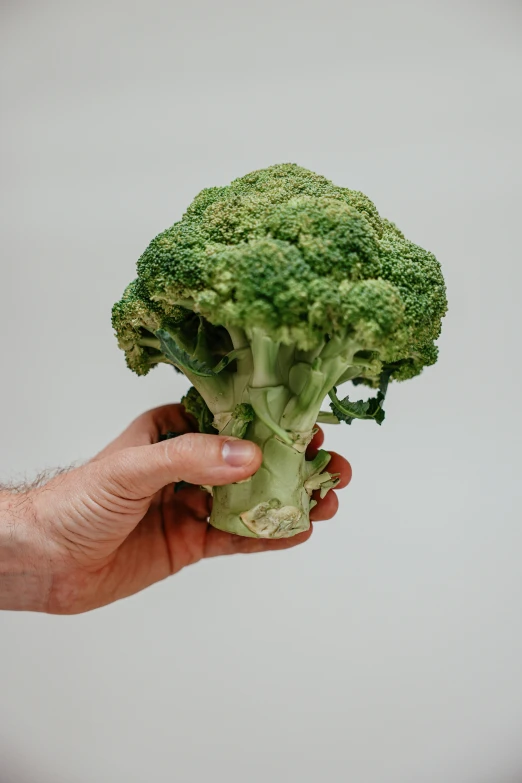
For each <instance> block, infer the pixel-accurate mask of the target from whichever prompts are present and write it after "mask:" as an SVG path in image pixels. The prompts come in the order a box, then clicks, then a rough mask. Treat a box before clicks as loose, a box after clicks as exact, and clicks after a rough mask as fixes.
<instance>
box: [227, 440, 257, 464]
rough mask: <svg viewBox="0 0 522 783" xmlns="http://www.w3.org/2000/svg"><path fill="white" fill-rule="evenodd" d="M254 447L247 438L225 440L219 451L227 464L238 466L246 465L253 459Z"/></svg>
mask: <svg viewBox="0 0 522 783" xmlns="http://www.w3.org/2000/svg"><path fill="white" fill-rule="evenodd" d="M255 451H256V447H255V446H254V444H253V443H251V442H250V441H248V440H227V441H225V443H224V444H223V448H222V450H221V453H222V454H223V459H224V460H225V462H226V463H227V465H232V467H234V468H239V467H241V465H248V464H249V463H250V462H252V460H253V459H254V455H255Z"/></svg>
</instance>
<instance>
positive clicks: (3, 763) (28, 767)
mask: <svg viewBox="0 0 522 783" xmlns="http://www.w3.org/2000/svg"><path fill="white" fill-rule="evenodd" d="M37 766H38V765H37V764H36V762H35V763H34V764H31V761H30V759H27V758H24V752H23V750H20V749H16V748H9V749H7V748H6V747H5V746H3V745H2V744H0V783H65V781H64V779H63V778H57V776H56V774H55V773H54V772H52V771H47V772H46V771H45V770H42V769H41V768H39V769H37ZM48 770H49V767H48ZM69 783H73V781H69Z"/></svg>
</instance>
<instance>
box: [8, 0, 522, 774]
mask: <svg viewBox="0 0 522 783" xmlns="http://www.w3.org/2000/svg"><path fill="white" fill-rule="evenodd" d="M0 22H1V38H0V73H1V79H2V91H1V106H2V117H3V119H2V123H1V126H0V149H1V172H2V173H1V200H2V203H1V209H0V221H1V278H0V280H1V283H0V285H1V290H0V296H1V313H0V318H1V333H2V343H1V344H2V348H1V351H2V382H1V386H0V399H1V424H0V431H1V443H0V476H1V477H2V478H3V479H7V478H15V479H16V478H21V477H23V476H24V475H27V476H28V477H31V476H34V474H35V472H36V471H37V470H38V469H41V468H44V467H48V466H56V465H63V464H67V463H70V462H71V461H74V460H81V459H86V458H87V457H89V456H90V455H92V454H93V453H94V452H95V451H96V450H97V449H99V448H101V447H102V446H103V445H104V444H105V443H106V442H107V441H108V440H109V439H110V438H112V437H113V436H114V435H116V434H117V433H118V432H119V431H120V430H121V429H122V428H123V427H125V426H126V425H127V423H128V422H129V421H130V420H131V419H132V418H133V417H134V416H136V415H137V414H139V413H140V412H141V411H142V410H144V409H147V408H149V407H152V406H154V405H157V404H161V403H164V402H167V401H170V400H174V399H177V398H179V396H180V394H181V393H182V392H183V390H184V388H185V386H184V384H183V383H182V381H181V380H179V379H178V378H176V377H175V376H174V374H173V373H171V372H169V371H168V368H161V369H159V370H157V371H156V372H154V373H153V374H152V375H151V376H149V377H147V378H146V379H140V378H137V377H135V376H133V375H132V374H131V373H130V372H128V370H127V369H126V368H125V366H124V361H123V356H122V355H121V354H120V352H119V351H118V349H117V347H116V345H115V341H114V339H113V336H112V332H111V327H110V320H109V315H110V307H111V305H112V303H113V301H114V300H115V299H117V298H119V296H120V294H121V292H122V290H123V288H124V286H125V285H126V283H127V282H128V281H129V280H130V279H131V277H132V276H133V273H134V263H135V261H136V259H137V257H138V256H139V254H140V253H141V251H142V250H143V249H144V247H145V246H146V245H147V243H148V241H149V240H150V239H151V238H152V236H154V235H155V234H156V233H158V232H159V231H161V230H163V229H164V228H165V227H167V226H168V225H170V224H171V223H172V222H174V221H175V220H177V219H179V217H180V216H181V214H182V212H183V210H184V208H185V207H186V206H187V205H188V203H189V202H190V200H191V199H192V198H193V196H194V195H195V194H196V193H197V192H198V191H199V190H200V189H201V188H202V187H205V186H207V185H214V184H226V183H228V182H229V181H230V180H231V179H232V178H234V177H236V176H240V175H242V174H245V173H247V172H248V171H251V170H252V169H255V168H259V167H263V166H266V165H269V164H272V163H275V162H284V161H293V162H297V163H299V164H301V165H303V166H306V167H308V168H311V169H313V170H316V171H318V172H319V173H322V174H324V175H326V176H328V177H330V178H331V179H333V180H334V181H335V182H336V183H338V184H341V185H345V186H348V187H352V188H359V189H361V190H363V191H364V192H366V193H367V194H368V195H369V196H370V197H371V198H372V199H373V200H374V201H375V202H376V204H377V206H378V208H379V210H380V211H381V213H382V214H384V215H386V216H387V217H389V218H391V219H393V220H395V221H396V222H397V223H398V224H399V225H400V226H401V228H402V229H403V230H404V231H405V233H406V234H407V236H409V237H410V238H412V239H413V240H414V241H416V242H418V243H419V244H421V245H423V246H425V247H428V248H429V249H431V250H432V251H433V252H435V253H436V255H437V256H438V258H439V259H440V261H441V263H442V265H443V269H444V272H445V275H446V277H447V282H448V289H449V296H450V305H451V310H450V314H449V315H448V317H447V318H446V320H445V322H444V332H443V336H442V339H441V341H440V346H441V358H440V362H439V364H438V365H437V366H436V367H434V368H431V369H429V370H428V371H426V373H425V374H424V375H423V376H422V377H421V378H419V379H417V380H415V381H412V382H410V383H408V384H405V385H401V386H393V387H392V389H391V391H390V395H389V402H388V418H387V421H386V424H385V426H383V427H382V428H381V429H379V428H378V427H375V426H374V425H372V424H371V423H362V422H361V423H356V424H354V426H353V427H352V428H351V429H348V428H345V429H341V428H338V429H335V428H331V429H330V430H329V431H328V440H327V444H328V446H329V447H331V448H334V449H336V450H338V451H342V452H343V453H345V454H346V456H348V457H349V458H350V460H351V461H352V463H353V466H354V479H353V483H352V485H351V487H350V488H349V489H348V490H346V491H345V493H344V494H343V495H342V500H341V510H340V512H339V514H338V516H337V517H336V519H335V520H334V521H332V522H328V523H322V524H321V525H317V528H316V532H315V534H314V537H313V539H312V540H311V542H310V543H309V544H307V545H306V546H303V547H301V548H298V549H296V550H293V551H290V552H284V553H278V554H272V555H264V556H256V557H251V558H240V557H237V558H235V559H234V558H228V559H226V560H225V559H218V560H214V561H211V562H208V563H204V564H200V565H198V566H195V567H193V568H191V569H188V570H186V571H185V572H183V573H182V574H180V575H179V576H177V577H175V578H174V579H172V580H170V581H167V582H165V583H162V584H160V585H157V586H155V587H153V588H151V589H149V590H148V591H146V592H145V593H143V594H141V595H139V596H136V597H134V598H131V599H128V600H126V601H122V602H120V603H118V604H115V605H113V606H111V607H108V608H105V609H102V610H99V611H96V612H93V613H91V614H87V615H83V616H78V617H72V618H60V617H46V616H39V615H31V614H9V613H4V614H3V615H2V616H1V617H0V636H1V640H0V667H1V675H0V682H1V685H0V760H1V761H0V781H1V783H93V782H94V781H95V782H96V783H143V781H152V782H153V783H163V782H164V781H165V783H166V782H167V781H168V782H169V783H170V781H172V780H177V781H185V782H186V783H195V782H196V781H204V780H216V781H228V783H236V781H237V783H239V781H249V783H258V781H259V783H261V781H263V783H264V781H266V780H267V779H271V780H273V781H288V780H300V781H317V780H325V781H345V780H346V781H348V780H349V781H354V782H356V783H419V781H422V783H440V781H444V783H489V782H491V783H512V781H515V780H520V779H521V777H520V776H522V748H521V745H520V736H521V731H522V678H521V676H520V668H521V660H522V573H521V548H522V530H521V511H520V509H521V489H520V486H521V485H520V472H521V467H522V465H521V459H520V446H521V441H522V438H521V434H522V433H521V425H520V386H521V382H522V370H521V360H520V333H521V324H520V288H521V284H522V275H521V264H520V223H521V219H520V207H521V199H520V185H521V181H520V180H521V177H520V172H521V163H522V155H521V147H520V145H521V136H522V127H521V125H522V123H521V120H522V108H521V107H522V100H521V98H522V96H521V84H522V52H521V49H522V47H521V26H522V7H521V5H520V3H516V2H511V3H508V2H499V1H498V0H496V1H495V2H490V3H480V2H475V3H471V2H457V0H447V1H446V2H441V1H440V0H437V1H436V2H435V0H429V1H426V0H425V1H424V2H417V3H409V4H408V3H395V2H393V3H392V2H385V0H381V1H380V2H352V1H351V0H343V2H341V1H339V2H336V1H335V0H323V1H322V2H310V1H309V0H305V1H304V2H296V1H295V0H279V1H278V0H265V2H239V0H237V2H235V3H234V2H231V1H230V0H223V1H222V2H219V3H218V2H212V0H199V2H198V1H196V2H185V3H181V2H178V1H177V0H176V1H175V2H170V3H167V2H164V3H162V2H158V1H157V0H149V2H147V3H136V2H118V1H116V2H115V1H114V0H108V2H98V1H96V2H92V0H91V2H89V3H84V2H75V1H74V0H72V1H71V0H68V2H38V3H37V2H33V3H31V2H15V1H14V0H13V1H12V2H6V0H3V2H2V4H1V10H0Z"/></svg>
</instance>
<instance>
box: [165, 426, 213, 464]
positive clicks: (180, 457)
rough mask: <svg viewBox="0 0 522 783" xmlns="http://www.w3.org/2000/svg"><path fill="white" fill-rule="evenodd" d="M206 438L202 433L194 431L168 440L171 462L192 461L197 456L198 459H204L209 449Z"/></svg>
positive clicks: (168, 453) (167, 446) (167, 448)
mask: <svg viewBox="0 0 522 783" xmlns="http://www.w3.org/2000/svg"><path fill="white" fill-rule="evenodd" d="M205 440H206V439H203V438H202V437H201V435H200V434H198V433H194V432H188V433H186V434H185V435H180V436H179V437H178V438H172V439H171V440H168V441H166V451H167V455H168V457H169V459H170V461H171V462H174V461H175V462H176V463H177V464H181V465H182V464H183V463H185V462H187V463H192V462H193V461H194V459H196V458H197V459H198V460H201V459H204V457H205V452H206V451H207V449H206V446H205Z"/></svg>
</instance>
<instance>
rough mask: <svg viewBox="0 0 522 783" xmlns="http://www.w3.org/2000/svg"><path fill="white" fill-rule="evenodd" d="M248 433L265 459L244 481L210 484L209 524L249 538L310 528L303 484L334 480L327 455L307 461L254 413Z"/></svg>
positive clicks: (307, 491) (286, 534) (284, 535)
mask: <svg viewBox="0 0 522 783" xmlns="http://www.w3.org/2000/svg"><path fill="white" fill-rule="evenodd" d="M246 437H247V438H248V440H251V441H253V442H254V443H257V445H258V446H259V447H260V448H261V450H262V452H263V463H262V465H261V467H260V468H259V470H258V471H257V473H255V474H254V476H252V477H251V478H249V479H248V480H247V481H242V482H239V483H237V484H228V485H227V486H221V487H214V488H213V504H212V514H211V516H210V524H211V525H213V526H214V527H216V528H218V529H219V530H225V531H227V532H229V533H235V534H236V535H241V536H248V537H251V538H287V537H289V536H294V535H297V534H298V533H302V532H304V531H306V530H308V528H309V527H310V516H309V512H310V507H311V503H312V504H313V501H311V498H310V495H311V489H307V487H306V486H305V483H306V482H308V484H307V486H309V487H314V488H315V486H319V485H321V484H325V483H329V484H330V486H332V485H333V484H335V479H332V476H331V475H330V474H329V473H325V472H324V467H325V465H326V464H327V463H328V460H329V458H330V457H329V455H328V454H327V453H326V452H320V455H321V456H320V457H319V459H318V457H316V458H315V460H314V461H313V462H311V461H307V460H306V458H305V455H304V453H300V452H298V451H296V450H295V449H294V448H293V447H292V446H290V445H288V444H286V443H283V442H282V441H281V440H279V439H278V438H277V437H276V436H275V435H274V433H273V432H272V431H271V429H270V428H269V427H267V426H266V425H265V424H264V423H263V422H262V421H261V420H260V419H259V418H257V417H256V418H255V420H254V421H253V422H252V423H251V424H250V426H249V427H248V430H247V433H246ZM315 473H317V475H315ZM311 477H313V478H315V482H311V481H310V479H311Z"/></svg>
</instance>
